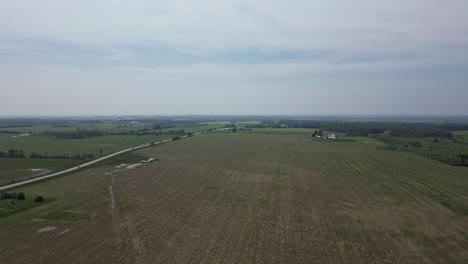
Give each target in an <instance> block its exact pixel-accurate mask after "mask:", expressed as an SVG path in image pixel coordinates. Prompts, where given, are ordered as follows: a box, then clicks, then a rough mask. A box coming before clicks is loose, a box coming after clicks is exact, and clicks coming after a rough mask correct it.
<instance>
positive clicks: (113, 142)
mask: <svg viewBox="0 0 468 264" xmlns="http://www.w3.org/2000/svg"><path fill="white" fill-rule="evenodd" d="M169 138H172V136H171V135H161V136H132V135H124V136H120V135H116V136H114V135H109V136H102V137H93V138H82V139H55V138H50V137H46V136H27V137H16V138H14V137H12V136H0V150H4V151H7V150H8V149H11V148H13V149H22V150H23V151H24V153H25V155H26V156H28V155H29V154H31V152H40V153H44V152H48V153H49V154H58V155H60V154H75V153H78V154H81V153H98V152H99V150H100V149H102V150H103V153H104V154H107V153H112V152H115V151H117V150H121V149H124V148H126V147H131V146H136V145H140V144H143V143H147V142H155V141H160V140H164V139H169Z"/></svg>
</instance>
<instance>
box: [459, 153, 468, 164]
mask: <svg viewBox="0 0 468 264" xmlns="http://www.w3.org/2000/svg"><path fill="white" fill-rule="evenodd" d="M457 157H459V158H460V161H461V163H460V164H465V160H466V159H467V158H468V155H467V154H459V155H457Z"/></svg>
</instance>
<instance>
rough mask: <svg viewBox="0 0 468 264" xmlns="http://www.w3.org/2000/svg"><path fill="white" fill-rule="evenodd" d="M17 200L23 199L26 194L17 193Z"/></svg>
mask: <svg viewBox="0 0 468 264" xmlns="http://www.w3.org/2000/svg"><path fill="white" fill-rule="evenodd" d="M16 199H17V200H18V201H21V200H25V199H26V195H24V193H23V192H20V193H18V197H17V198H16Z"/></svg>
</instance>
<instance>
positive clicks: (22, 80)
mask: <svg viewBox="0 0 468 264" xmlns="http://www.w3.org/2000/svg"><path fill="white" fill-rule="evenodd" d="M467 13H468V1H466V0H450V1H440V0H392V1H386V0H380V1H376V0H339V1H338V0H318V1H312V0H304V1H273V0H268V1H266V0H256V1H243V0H237V1H223V0H209V1H202V0H200V1H179V0H172V1H156V0H131V1H130V0H128V1H119V0H93V1H90V0H76V1H75V0H34V1H20V0H2V1H0V115H121V114H130V115H135V114H155V115H165V114H317V115H324V114H468V15H467Z"/></svg>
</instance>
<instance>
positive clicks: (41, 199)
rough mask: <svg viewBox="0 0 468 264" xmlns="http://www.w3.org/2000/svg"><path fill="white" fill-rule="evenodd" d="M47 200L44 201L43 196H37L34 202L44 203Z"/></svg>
mask: <svg viewBox="0 0 468 264" xmlns="http://www.w3.org/2000/svg"><path fill="white" fill-rule="evenodd" d="M44 201H45V200H44V197H42V195H38V196H36V198H34V202H36V203H43V202H44Z"/></svg>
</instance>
